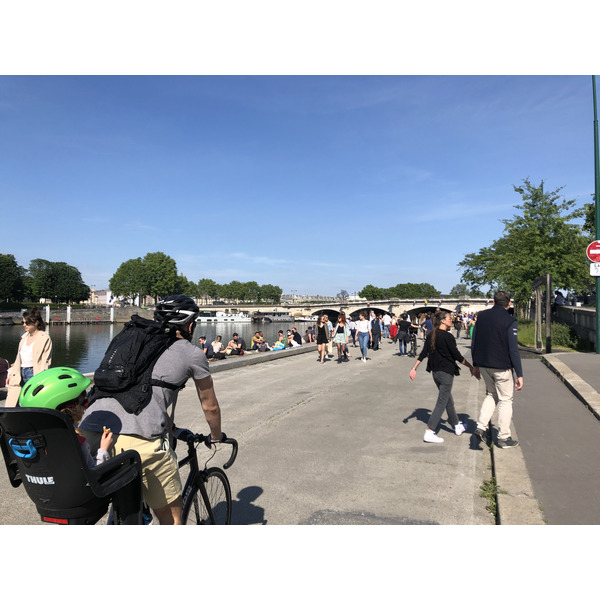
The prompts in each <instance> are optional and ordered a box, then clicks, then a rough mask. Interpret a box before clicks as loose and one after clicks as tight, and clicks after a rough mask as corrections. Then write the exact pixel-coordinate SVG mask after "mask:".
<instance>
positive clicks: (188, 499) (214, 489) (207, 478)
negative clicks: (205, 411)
mask: <svg viewBox="0 0 600 600" xmlns="http://www.w3.org/2000/svg"><path fill="white" fill-rule="evenodd" d="M177 441H181V442H184V443H185V444H187V455H186V456H185V457H184V458H182V459H181V460H178V463H177V464H178V468H179V470H180V473H181V475H183V474H184V473H185V468H186V467H189V472H188V473H187V477H185V485H184V486H183V493H182V499H183V510H182V522H183V524H184V525H229V524H230V523H231V507H232V501H231V486H230V484H229V479H228V478H227V475H226V474H225V472H224V471H223V470H222V469H221V468H219V467H207V465H208V463H209V462H210V461H211V460H212V459H213V457H214V456H215V454H216V451H217V449H216V446H215V444H230V445H231V446H232V449H231V455H230V457H229V460H228V461H227V462H226V463H225V464H224V465H223V469H229V467H231V465H233V463H234V462H235V459H236V457H237V451H238V443H237V441H236V440H235V439H233V438H228V437H227V436H226V435H225V434H223V435H222V438H221V439H220V440H219V441H218V442H212V441H211V439H210V435H202V434H201V433H193V432H192V431H190V430H189V429H180V428H179V427H173V442H172V448H173V450H175V448H176V446H177ZM202 443H203V444H204V445H205V446H206V447H207V448H209V449H211V450H213V452H212V454H211V455H210V456H209V457H208V458H207V459H206V461H205V463H204V467H203V468H202V469H201V468H200V462H199V460H198V453H197V448H198V446H199V445H200V444H202ZM182 469H184V472H183V473H182V472H181V471H182ZM183 479H184V478H183V476H182V480H183ZM143 519H144V524H150V523H151V522H152V514H151V512H150V510H149V508H148V507H147V505H146V504H145V503H144V507H143ZM114 521H115V519H114V513H113V509H112V506H111V510H110V514H109V517H108V524H109V525H114V524H115V522H114Z"/></svg>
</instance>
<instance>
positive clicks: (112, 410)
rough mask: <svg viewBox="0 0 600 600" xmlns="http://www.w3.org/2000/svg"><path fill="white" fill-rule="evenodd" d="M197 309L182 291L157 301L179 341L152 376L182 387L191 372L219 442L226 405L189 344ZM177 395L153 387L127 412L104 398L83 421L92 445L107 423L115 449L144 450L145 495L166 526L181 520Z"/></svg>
mask: <svg viewBox="0 0 600 600" xmlns="http://www.w3.org/2000/svg"><path fill="white" fill-rule="evenodd" d="M198 312H199V309H198V306H197V305H196V303H195V302H194V301H193V300H192V299H191V298H189V297H187V296H183V295H173V296H169V297H167V298H165V299H164V300H162V301H161V302H159V303H158V304H157V305H156V309H155V311H154V320H155V321H158V322H161V323H165V324H168V327H169V330H171V331H174V335H176V337H177V341H175V342H174V343H173V344H172V345H171V346H169V348H168V349H167V350H166V351H165V352H164V353H163V354H162V355H161V356H160V358H159V359H158V361H157V362H156V365H155V366H154V369H153V371H152V379H158V380H161V381H164V382H167V383H170V384H174V385H175V386H179V387H181V386H183V385H184V384H185V382H186V381H187V380H188V379H189V378H190V377H191V378H192V379H193V380H194V384H195V386H196V392H197V394H198V399H199V400H200V404H201V406H202V410H203V411H204V416H205V418H206V421H207V423H208V426H209V427H210V433H211V439H212V440H213V441H215V442H217V441H220V440H221V437H222V433H221V409H220V407H219V402H218V400H217V396H216V394H215V390H214V385H213V380H212V377H211V375H210V371H209V366H208V360H207V358H206V355H205V354H204V352H203V351H202V350H201V349H200V348H199V347H197V346H195V345H193V344H192V343H190V340H191V339H192V335H193V332H194V328H195V325H196V317H197V316H198ZM177 395H178V390H177V389H174V390H173V389H169V388H166V387H161V386H152V398H151V400H150V402H149V403H148V405H147V406H145V407H144V408H143V409H142V410H141V412H139V414H137V415H136V414H132V413H129V412H127V411H126V410H125V409H124V408H123V407H122V406H121V404H120V403H119V402H118V401H117V400H116V399H115V398H100V399H98V400H96V401H95V402H94V403H93V404H91V405H90V406H89V407H88V408H87V409H86V411H85V413H84V415H83V419H82V422H81V424H80V428H81V430H82V432H83V435H85V437H86V438H87V439H88V441H89V442H90V446H91V447H92V450H94V448H95V447H97V446H98V444H99V441H100V433H101V432H102V431H103V426H106V427H108V428H110V429H111V430H112V432H113V434H114V447H113V449H112V452H113V453H114V454H116V453H119V452H121V451H124V450H128V449H132V450H137V451H138V452H139V454H140V456H141V459H142V486H143V493H144V500H145V501H146V504H148V506H149V507H150V508H151V509H152V510H153V511H154V513H155V515H156V516H157V518H158V521H159V522H160V524H161V525H171V524H175V525H179V524H181V511H182V506H183V503H182V499H181V491H182V486H181V480H180V478H179V471H178V469H177V456H176V454H175V452H174V451H173V450H172V449H171V444H170V436H169V432H170V431H171V429H172V426H173V416H174V413H175V405H176V403H177ZM169 411H170V413H171V414H170V415H169Z"/></svg>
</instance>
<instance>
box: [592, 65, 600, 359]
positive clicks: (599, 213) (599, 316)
mask: <svg viewBox="0 0 600 600" xmlns="http://www.w3.org/2000/svg"><path fill="white" fill-rule="evenodd" d="M592 88H593V94H594V173H595V178H594V179H595V185H594V196H595V198H594V199H595V203H596V218H595V221H596V239H597V240H600V153H599V151H598V109H597V105H596V76H595V75H592ZM596 354H600V277H596Z"/></svg>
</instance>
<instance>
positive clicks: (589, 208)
mask: <svg viewBox="0 0 600 600" xmlns="http://www.w3.org/2000/svg"><path fill="white" fill-rule="evenodd" d="M583 210H584V215H583V217H584V222H583V231H584V233H586V234H587V235H588V236H589V238H590V242H592V241H594V240H595V239H596V196H594V195H592V202H591V203H588V204H585V205H584V207H583Z"/></svg>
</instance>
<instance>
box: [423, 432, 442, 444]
mask: <svg viewBox="0 0 600 600" xmlns="http://www.w3.org/2000/svg"><path fill="white" fill-rule="evenodd" d="M423 441H424V442H431V443H432V444H441V443H442V442H443V441H444V438H441V437H438V436H437V435H436V434H435V431H431V429H426V430H425V435H424V436H423Z"/></svg>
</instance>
